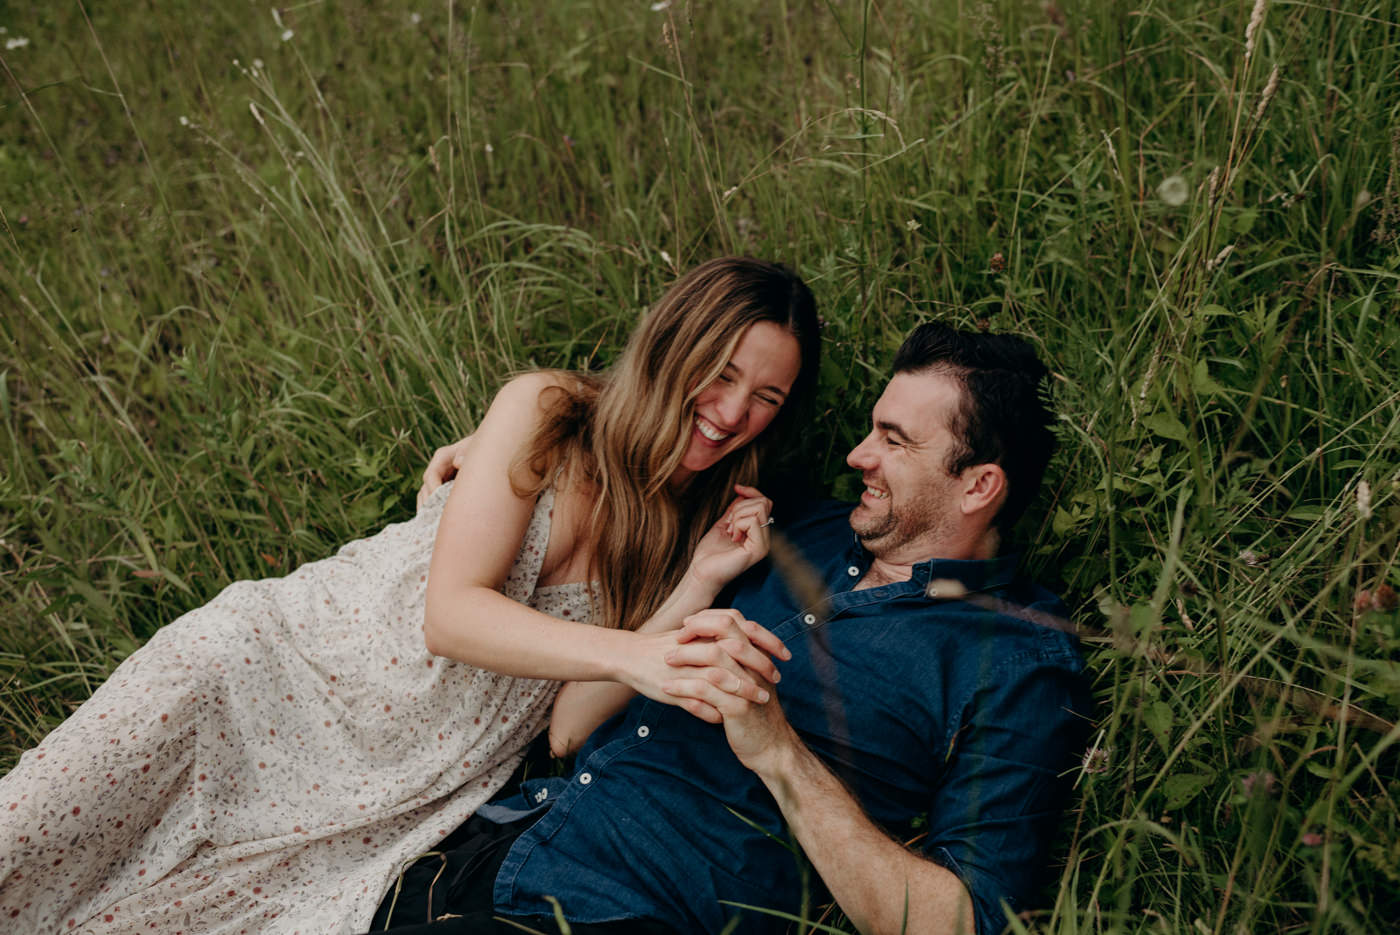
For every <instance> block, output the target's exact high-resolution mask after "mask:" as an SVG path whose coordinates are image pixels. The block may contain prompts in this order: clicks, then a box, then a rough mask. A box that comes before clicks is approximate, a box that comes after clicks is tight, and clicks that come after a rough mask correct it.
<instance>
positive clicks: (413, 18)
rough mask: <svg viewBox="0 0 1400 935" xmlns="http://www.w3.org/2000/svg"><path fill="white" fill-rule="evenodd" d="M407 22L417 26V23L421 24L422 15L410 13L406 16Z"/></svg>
mask: <svg viewBox="0 0 1400 935" xmlns="http://www.w3.org/2000/svg"><path fill="white" fill-rule="evenodd" d="M408 21H409V22H410V23H412V24H413V25H415V26H417V25H418V24H419V23H421V22H423V14H422V13H417V12H415V13H410V14H408Z"/></svg>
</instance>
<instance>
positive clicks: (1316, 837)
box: [1299, 831, 1327, 847]
mask: <svg viewBox="0 0 1400 935" xmlns="http://www.w3.org/2000/svg"><path fill="white" fill-rule="evenodd" d="M1299 840H1301V841H1302V842H1303V846H1304V847H1317V846H1318V845H1319V844H1321V843H1322V842H1323V841H1325V840H1327V839H1326V838H1324V837H1323V836H1322V835H1321V834H1320V833H1319V832H1317V831H1309V832H1307V833H1306V834H1304V835H1303V836H1302V837H1301V838H1300V839H1299Z"/></svg>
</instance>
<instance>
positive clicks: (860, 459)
mask: <svg viewBox="0 0 1400 935" xmlns="http://www.w3.org/2000/svg"><path fill="white" fill-rule="evenodd" d="M874 437H875V433H874V432H871V433H870V434H869V435H867V436H865V437H864V438H862V439H861V440H860V444H859V445H856V446H855V447H854V448H852V449H851V453H850V454H848V455H846V463H847V464H849V465H850V466H851V467H853V468H855V469H856V470H857V471H868V470H869V469H870V468H872V467H874V466H875V463H874V459H873V458H872V457H871V456H872V454H873V452H874V449H873V448H872V439H874Z"/></svg>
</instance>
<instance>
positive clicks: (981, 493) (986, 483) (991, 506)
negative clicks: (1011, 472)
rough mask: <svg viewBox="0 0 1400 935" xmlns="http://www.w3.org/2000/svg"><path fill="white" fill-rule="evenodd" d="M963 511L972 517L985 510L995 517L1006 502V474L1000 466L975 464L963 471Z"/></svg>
mask: <svg viewBox="0 0 1400 935" xmlns="http://www.w3.org/2000/svg"><path fill="white" fill-rule="evenodd" d="M962 480H963V497H962V511H963V514H964V515H967V516H971V515H972V514H974V513H981V512H983V511H984V510H986V511H990V512H989V513H988V516H989V517H990V516H995V515H996V513H997V511H998V510H1000V509H1001V505H1002V503H1003V502H1004V501H1005V500H1006V472H1005V471H1003V470H1002V469H1001V465H1000V464H974V465H973V466H972V467H970V468H968V469H967V470H965V471H963V473H962Z"/></svg>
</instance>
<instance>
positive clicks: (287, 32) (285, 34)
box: [282, 29, 296, 42]
mask: <svg viewBox="0 0 1400 935" xmlns="http://www.w3.org/2000/svg"><path fill="white" fill-rule="evenodd" d="M295 35H296V33H294V32H292V31H291V30H290V29H284V30H282V41H283V42H288V41H290V40H291V38H292V37H293V36H295Z"/></svg>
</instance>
